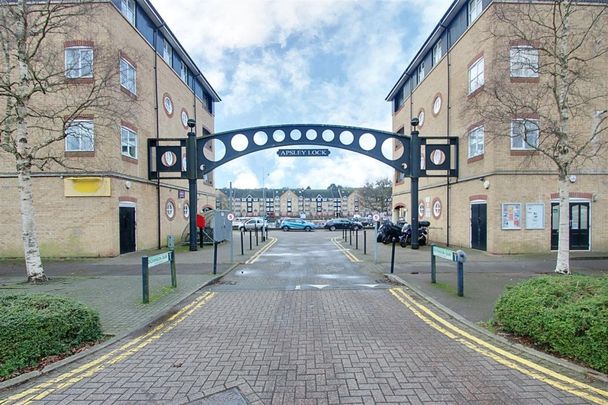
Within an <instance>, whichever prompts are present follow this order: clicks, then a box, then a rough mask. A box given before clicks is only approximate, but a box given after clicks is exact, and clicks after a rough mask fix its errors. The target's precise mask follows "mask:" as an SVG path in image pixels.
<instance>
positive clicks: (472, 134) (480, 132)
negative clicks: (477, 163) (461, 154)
mask: <svg viewBox="0 0 608 405" xmlns="http://www.w3.org/2000/svg"><path fill="white" fill-rule="evenodd" d="M485 137H486V134H485V129H484V127H483V125H479V126H477V127H474V128H471V129H470V130H469V133H468V140H467V157H468V158H469V159H471V158H474V157H477V156H483V155H484V154H485V151H486V147H485ZM480 138H481V143H480V142H479V141H480ZM472 140H475V142H473V143H472V142H471V141H472ZM472 145H475V146H476V148H475V149H476V150H475V152H476V153H475V154H471V146H472ZM480 145H481V148H480V147H479V146H480ZM480 149H481V152H480Z"/></svg>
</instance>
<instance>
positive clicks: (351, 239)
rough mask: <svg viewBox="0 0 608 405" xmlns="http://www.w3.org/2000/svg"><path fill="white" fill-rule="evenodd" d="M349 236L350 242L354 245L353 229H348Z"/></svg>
mask: <svg viewBox="0 0 608 405" xmlns="http://www.w3.org/2000/svg"><path fill="white" fill-rule="evenodd" d="M348 236H349V237H350V241H349V244H350V245H351V246H352V245H353V230H352V229H349V230H348Z"/></svg>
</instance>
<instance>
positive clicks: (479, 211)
mask: <svg viewBox="0 0 608 405" xmlns="http://www.w3.org/2000/svg"><path fill="white" fill-rule="evenodd" d="M487 207H488V205H487V204H486V203H485V202H483V203H472V204H471V247H472V248H473V249H479V250H486V249H487V234H488V231H487V226H488V208H487Z"/></svg>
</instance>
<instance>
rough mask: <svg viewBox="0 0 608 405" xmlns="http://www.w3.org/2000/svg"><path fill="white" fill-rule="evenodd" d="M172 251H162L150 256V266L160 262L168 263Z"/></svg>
mask: <svg viewBox="0 0 608 405" xmlns="http://www.w3.org/2000/svg"><path fill="white" fill-rule="evenodd" d="M170 254H171V253H170V252H166V253H161V254H159V255H156V256H150V257H148V267H154V266H158V265H159V264H163V263H167V262H168V261H169V259H170V258H171V256H170Z"/></svg>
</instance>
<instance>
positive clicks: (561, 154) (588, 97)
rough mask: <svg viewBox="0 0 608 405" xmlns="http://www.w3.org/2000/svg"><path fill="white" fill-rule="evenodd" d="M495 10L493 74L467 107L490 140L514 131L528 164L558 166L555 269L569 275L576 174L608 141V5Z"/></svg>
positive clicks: (522, 5)
mask: <svg viewBox="0 0 608 405" xmlns="http://www.w3.org/2000/svg"><path fill="white" fill-rule="evenodd" d="M490 12H491V13H492V14H491V15H490V16H491V20H490V21H491V22H490V24H489V27H491V28H489V30H488V33H489V35H488V39H489V41H490V42H492V43H493V45H494V49H496V51H495V54H494V55H493V56H494V57H493V60H491V63H492V64H493V66H492V67H491V69H488V70H489V71H490V72H492V73H491V74H490V75H486V79H485V83H484V85H483V90H482V91H481V94H478V95H476V96H475V97H472V98H471V101H470V102H469V103H468V104H467V106H466V109H467V110H468V113H472V114H474V115H477V116H481V117H482V118H483V119H484V122H486V123H488V124H487V125H486V126H485V127H486V137H487V139H493V140H495V141H499V140H500V137H506V138H510V139H509V142H511V144H512V145H515V144H518V145H519V146H520V148H521V149H524V150H525V151H526V153H531V156H528V158H526V159H524V162H525V164H526V165H532V166H536V167H540V168H542V169H543V170H547V169H549V170H551V171H552V170H555V173H556V175H557V178H558V190H559V244H558V255H557V262H556V266H555V271H556V272H558V273H563V274H569V273H570V264H569V262H570V254H569V250H570V240H569V185H570V182H569V180H570V175H571V174H572V173H573V172H574V171H577V170H581V169H585V168H586V169H590V168H593V164H595V163H597V162H598V161H601V160H600V159H602V158H605V157H606V155H605V153H606V147H607V145H608V137H607V132H608V114H607V113H606V109H607V108H608V84H607V80H608V79H607V76H606V66H607V63H608V30H607V28H608V5H607V4H606V2H603V4H593V5H591V4H589V3H586V4H581V3H580V2H576V1H565V0H562V1H560V0H555V1H532V2H515V3H502V2H495V3H494V5H493V6H492V9H491V10H490ZM604 165H605V163H604Z"/></svg>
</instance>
